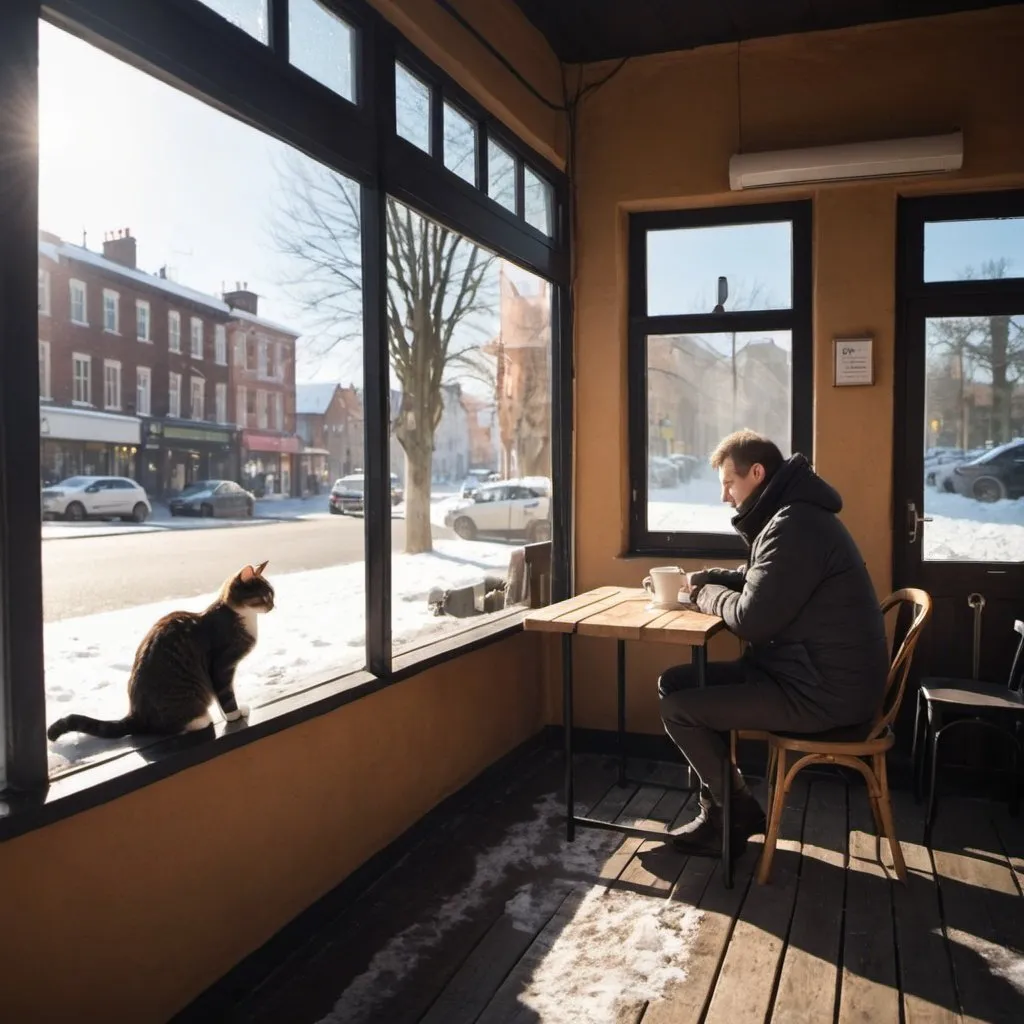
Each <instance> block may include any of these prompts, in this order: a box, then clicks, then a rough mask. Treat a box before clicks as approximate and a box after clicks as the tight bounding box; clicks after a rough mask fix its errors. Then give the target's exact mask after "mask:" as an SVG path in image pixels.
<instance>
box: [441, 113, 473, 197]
mask: <svg viewBox="0 0 1024 1024" xmlns="http://www.w3.org/2000/svg"><path fill="white" fill-rule="evenodd" d="M444 165H445V167H447V168H448V170H449V171H454V172H455V173H456V174H457V175H458V176H459V177H460V178H462V179H463V180H464V181H468V182H469V183H470V184H471V185H475V184H476V125H475V124H474V123H473V122H472V121H470V119H469V118H468V117H464V116H463V115H462V114H460V113H459V112H458V111H457V110H456V109H455V108H454V107H453V106H451V105H450V104H448V103H446V104H445V105H444Z"/></svg>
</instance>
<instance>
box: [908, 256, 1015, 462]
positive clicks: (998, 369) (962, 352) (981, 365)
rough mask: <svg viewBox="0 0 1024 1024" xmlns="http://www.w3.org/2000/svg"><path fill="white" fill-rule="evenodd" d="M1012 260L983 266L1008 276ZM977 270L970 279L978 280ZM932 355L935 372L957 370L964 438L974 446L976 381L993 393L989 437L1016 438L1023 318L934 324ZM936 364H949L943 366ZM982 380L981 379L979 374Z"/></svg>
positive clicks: (993, 275)
mask: <svg viewBox="0 0 1024 1024" xmlns="http://www.w3.org/2000/svg"><path fill="white" fill-rule="evenodd" d="M1008 268H1009V261H1008V260H1006V259H999V260H991V261H988V262H986V263H984V264H983V265H982V267H981V276H982V277H983V278H985V279H988V280H992V279H999V278H1003V277H1005V276H1006V272H1007V270H1008ZM976 276H977V275H976V274H975V272H974V270H973V268H968V269H967V270H966V271H965V272H964V275H963V277H964V279H965V280H971V279H973V278H975V277H976ZM928 356H929V357H930V358H929V361H930V362H931V363H932V368H931V369H930V375H931V374H932V373H935V372H945V373H947V374H951V375H952V376H953V377H954V378H955V379H957V380H958V381H959V395H958V397H957V406H958V408H957V412H956V415H957V419H958V431H957V433H958V435H959V436H958V442H959V444H960V446H961V447H964V448H968V447H971V438H970V424H969V412H970V408H971V407H972V405H973V403H974V394H973V388H971V385H973V384H974V383H981V384H989V385H990V386H991V392H992V418H991V424H990V428H989V435H990V436H989V437H987V438H984V439H983V440H992V441H995V442H996V443H1001V442H1003V441H1008V440H1010V438H1011V437H1012V436H1013V422H1012V419H1013V392H1014V390H1015V389H1016V387H1017V385H1018V384H1019V383H1020V382H1021V381H1022V380H1024V329H1022V325H1021V323H1020V321H1019V319H1014V318H1011V317H1009V316H1006V315H995V316H975V317H947V318H943V319H936V320H933V321H932V322H931V324H930V334H929V339H928ZM936 362H938V363H941V364H943V365H942V367H941V368H940V367H939V366H937V365H936ZM976 373H977V374H978V375H979V377H980V378H981V379H980V380H979V381H975V379H974V378H975V374H976Z"/></svg>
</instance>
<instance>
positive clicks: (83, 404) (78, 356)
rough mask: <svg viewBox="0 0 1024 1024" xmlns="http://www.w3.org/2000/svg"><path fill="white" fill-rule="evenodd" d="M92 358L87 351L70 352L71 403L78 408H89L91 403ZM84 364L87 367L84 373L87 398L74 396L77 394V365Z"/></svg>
mask: <svg viewBox="0 0 1024 1024" xmlns="http://www.w3.org/2000/svg"><path fill="white" fill-rule="evenodd" d="M92 359H93V357H92V356H91V355H90V354H89V353H88V352H72V353H71V404H72V405H74V406H78V407H79V408H91V407H92V405H93V400H92ZM80 365H84V366H86V367H88V371H87V372H86V373H85V374H84V377H83V378H82V379H84V381H85V384H86V390H87V393H88V397H87V398H76V397H75V395H77V394H78V381H79V374H78V367H79V366H80Z"/></svg>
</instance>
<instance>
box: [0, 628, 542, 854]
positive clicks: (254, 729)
mask: <svg viewBox="0 0 1024 1024" xmlns="http://www.w3.org/2000/svg"><path fill="white" fill-rule="evenodd" d="M526 611H527V609H526V608H517V609H514V610H511V611H509V612H508V613H505V614H501V615H498V616H492V617H488V621H487V622H486V623H483V624H481V625H479V626H476V627H470V628H468V629H466V630H460V631H459V632H457V633H454V634H452V635H450V636H446V637H442V638H440V639H438V640H436V641H435V642H433V643H430V644H428V645H425V646H423V647H419V648H415V649H413V650H410V651H407V652H404V653H402V654H400V655H398V656H397V657H396V658H395V659H394V664H393V665H392V672H391V674H390V676H388V677H387V678H380V677H377V676H374V675H373V674H371V673H370V672H368V671H366V670H360V671H356V672H351V673H349V674H348V675H345V676H341V677H339V678H337V679H333V680H330V681H327V682H321V683H315V684H313V685H311V686H309V687H308V688H306V689H301V690H299V691H298V692H296V693H293V694H286V695H284V696H282V697H279V698H277V699H276V700H274V701H271V702H270V703H268V704H265V705H263V706H261V707H256V708H253V710H252V712H251V714H250V715H249V718H248V719H247V720H245V721H238V722H230V723H227V722H219V723H217V724H216V725H215V726H214V729H213V736H212V737H211V736H210V735H209V730H207V731H205V732H203V733H191V734H189V733H186V734H184V735H182V736H174V737H170V738H164V739H161V738H154V739H152V740H150V741H149V742H143V743H141V744H139V745H138V746H133V747H131V748H129V749H123V750H118V751H117V752H116V753H114V754H113V755H112V756H111V757H110V758H108V759H106V760H103V761H98V762H92V763H90V764H87V765H82V766H80V767H77V768H76V767H73V766H72V767H69V768H68V769H67V770H66V771H64V772H62V773H61V774H60V775H58V776H56V777H55V778H53V779H51V780H50V784H49V787H48V788H47V789H46V791H45V792H39V793H26V794H15V793H9V794H0V842H3V841H5V840H7V839H12V838H14V837H15V836H19V835H23V834H24V833H26V832H31V831H33V830H34V829H37V828H43V827H45V826H47V825H51V824H53V823H54V822H57V821H60V820H61V819H63V818H67V817H71V816H72V815H74V814H78V813H80V812H82V811H86V810H89V809H90V808H93V807H98V806H100V805H101V804H104V803H107V802H109V801H110V800H115V799H117V798H118V797H122V796H125V795H126V794H128V793H131V792H133V791H135V790H137V789H142V788H144V787H145V786H149V785H151V784H152V783H154V782H159V781H160V780H161V779H165V778H167V777H169V776H171V775H175V774H177V773H178V772H180V771H184V770H185V769H186V768H191V767H194V766H195V765H198V764H202V763H203V762H204V761H210V760H212V759H213V758H215V757H219V756H220V755H222V754H227V753H230V752H231V751H233V750H236V749H237V748H239V747H243V746H245V745H247V744H249V743H254V742H255V741H257V740H260V739H263V738H264V737H266V736H272V735H273V734H274V733H278V732H283V731H284V730H285V729H288V728H291V727H292V726H294V725H299V724H300V723H302V722H305V721H308V720H310V719H312V718H317V717H319V716H320V715H325V714H328V713H330V712H332V711H335V710H337V709H338V708H340V707H342V706H344V705H345V704H351V703H353V702H355V701H357V700H360V699H361V698H363V697H368V696H369V695H370V694H373V693H377V692H378V691H380V690H383V689H386V688H387V687H388V686H392V685H394V684H395V683H399V682H402V681H403V680H405V679H408V678H409V677H410V676H414V675H417V674H418V673H420V672H424V671H426V670H427V669H430V668H433V667H434V666H436V665H440V664H443V663H445V662H448V661H454V660H456V659H457V658H459V657H462V656H463V655H465V654H469V653H470V652H471V651H474V650H477V649H479V648H481V647H486V646H488V645H490V644H493V643H497V642H499V641H501V640H504V639H506V638H507V637H509V636H512V635H513V634H514V633H516V632H518V631H519V630H520V629H521V628H522V622H523V618H524V616H525V615H526Z"/></svg>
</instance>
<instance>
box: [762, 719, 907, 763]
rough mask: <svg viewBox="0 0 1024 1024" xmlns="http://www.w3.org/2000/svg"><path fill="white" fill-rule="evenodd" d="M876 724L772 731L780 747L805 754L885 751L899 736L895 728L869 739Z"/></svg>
mask: <svg viewBox="0 0 1024 1024" xmlns="http://www.w3.org/2000/svg"><path fill="white" fill-rule="evenodd" d="M873 726H874V723H873V722H863V723H861V724H860V725H844V726H840V727H838V728H836V729H827V730H825V731H824V732H813V733H780V732H773V733H769V739H770V741H771V742H773V743H775V745H776V746H778V747H782V748H784V749H786V750H794V751H796V752H798V753H805V754H814V753H822V754H828V753H837V754H851V753H855V754H857V755H868V754H881V753H883V752H884V751H886V750H888V749H889V748H890V747H892V745H893V743H894V742H895V736H894V734H893V732H892V730H891V729H886V730H885V732H883V733H882V735H881V736H876V737H875V738H874V739H870V740H869V739H868V735H869V733H870V732H871V729H872V728H873ZM852 748H856V749H855V750H854V749H852Z"/></svg>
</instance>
